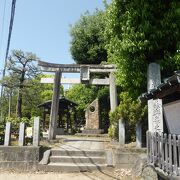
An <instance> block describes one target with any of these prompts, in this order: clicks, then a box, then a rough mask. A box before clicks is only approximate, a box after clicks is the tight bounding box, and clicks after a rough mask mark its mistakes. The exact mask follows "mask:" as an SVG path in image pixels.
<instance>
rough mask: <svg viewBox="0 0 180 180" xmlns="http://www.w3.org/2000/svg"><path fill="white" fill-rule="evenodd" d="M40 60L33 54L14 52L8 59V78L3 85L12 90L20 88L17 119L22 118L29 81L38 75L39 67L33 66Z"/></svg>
mask: <svg viewBox="0 0 180 180" xmlns="http://www.w3.org/2000/svg"><path fill="white" fill-rule="evenodd" d="M37 59H38V58H37V57H36V55H34V54H32V53H24V52H23V51H21V50H13V51H12V54H11V56H10V57H9V59H8V63H7V69H8V76H7V77H5V78H4V80H3V85H4V86H7V87H8V88H10V89H11V90H13V89H14V88H18V100H17V117H19V118H22V103H23V91H24V90H25V89H26V88H27V87H28V86H29V85H28V84H29V81H30V80H32V79H33V78H35V77H36V76H37V75H38V70H37V67H36V66H35V65H34V64H33V62H34V61H36V60H37Z"/></svg>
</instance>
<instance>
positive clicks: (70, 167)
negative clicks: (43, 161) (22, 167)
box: [39, 163, 106, 172]
mask: <svg viewBox="0 0 180 180" xmlns="http://www.w3.org/2000/svg"><path fill="white" fill-rule="evenodd" d="M105 168H106V165H105V164H104V165H103V164H90V163H50V164H48V165H39V170H42V171H46V172H83V171H89V172H91V171H95V170H103V169H105Z"/></svg>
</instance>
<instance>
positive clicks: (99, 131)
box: [82, 129, 104, 134]
mask: <svg viewBox="0 0 180 180" xmlns="http://www.w3.org/2000/svg"><path fill="white" fill-rule="evenodd" d="M102 133H104V130H103V129H84V130H82V134H102Z"/></svg>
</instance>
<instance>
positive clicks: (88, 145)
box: [59, 137, 106, 151]
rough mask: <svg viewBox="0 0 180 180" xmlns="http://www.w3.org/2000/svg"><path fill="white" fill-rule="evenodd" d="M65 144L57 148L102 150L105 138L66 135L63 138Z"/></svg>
mask: <svg viewBox="0 0 180 180" xmlns="http://www.w3.org/2000/svg"><path fill="white" fill-rule="evenodd" d="M64 142H65V144H63V145H61V146H60V147H59V148H60V149H64V150H81V151H83V150H104V149H105V142H106V141H105V140H103V139H99V138H82V137H77V138H71V137H66V138H65V140H64Z"/></svg>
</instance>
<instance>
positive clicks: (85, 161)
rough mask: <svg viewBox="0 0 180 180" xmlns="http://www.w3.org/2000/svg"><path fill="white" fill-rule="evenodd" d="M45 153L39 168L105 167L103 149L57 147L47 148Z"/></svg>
mask: <svg viewBox="0 0 180 180" xmlns="http://www.w3.org/2000/svg"><path fill="white" fill-rule="evenodd" d="M45 154H46V155H45ZM45 154H44V157H43V160H42V161H41V162H40V164H39V170H43V171H48V172H51V171H53V172H80V171H93V170H103V169H105V168H106V167H107V160H106V152H105V151H104V150H87V149H86V150H78V149H63V148H59V149H51V150H48V152H46V153H45ZM43 162H44V163H43Z"/></svg>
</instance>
